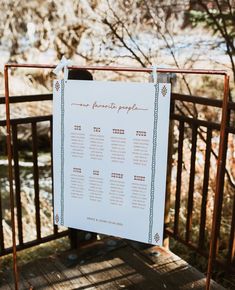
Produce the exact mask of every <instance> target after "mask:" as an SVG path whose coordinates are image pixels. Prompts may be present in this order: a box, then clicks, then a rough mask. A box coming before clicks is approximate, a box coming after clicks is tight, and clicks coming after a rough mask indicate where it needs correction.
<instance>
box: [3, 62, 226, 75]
mask: <svg viewBox="0 0 235 290" xmlns="http://www.w3.org/2000/svg"><path fill="white" fill-rule="evenodd" d="M5 67H8V68H17V67H18V68H47V69H54V68H55V67H56V65H48V64H19V63H8V64H5ZM68 68H69V69H86V70H101V71H126V72H143V73H144V72H147V73H150V72H152V70H153V68H152V67H146V68H143V67H121V66H120V67H118V66H89V65H88V66H87V65H86V66H69V67H68ZM157 71H158V72H161V73H187V74H202V75H205V74H210V75H228V72H227V71H226V70H206V69H177V68H158V69H157Z"/></svg>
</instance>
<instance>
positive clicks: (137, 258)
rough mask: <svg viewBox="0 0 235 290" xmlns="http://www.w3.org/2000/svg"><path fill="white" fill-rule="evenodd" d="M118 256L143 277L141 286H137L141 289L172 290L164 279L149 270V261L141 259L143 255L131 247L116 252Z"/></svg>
mask: <svg viewBox="0 0 235 290" xmlns="http://www.w3.org/2000/svg"><path fill="white" fill-rule="evenodd" d="M118 256H119V257H120V258H121V259H122V260H123V261H124V262H125V263H126V264H127V265H129V266H130V267H131V268H132V269H134V270H135V271H136V272H137V273H138V274H139V275H141V276H142V277H143V280H142V281H141V284H139V286H140V287H142V288H141V289H158V290H165V289H166V288H168V289H174V288H172V285H171V284H170V283H169V282H168V281H167V280H166V279H165V280H163V279H162V277H161V276H160V275H159V274H157V273H156V271H155V270H154V269H153V268H151V264H150V260H147V259H146V260H145V259H143V255H142V254H141V253H140V252H138V251H137V250H136V249H134V248H133V247H126V248H123V249H120V250H118Z"/></svg>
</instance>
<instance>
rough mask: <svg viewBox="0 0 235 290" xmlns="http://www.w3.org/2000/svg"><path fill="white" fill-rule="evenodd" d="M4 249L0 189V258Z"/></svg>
mask: <svg viewBox="0 0 235 290" xmlns="http://www.w3.org/2000/svg"><path fill="white" fill-rule="evenodd" d="M4 249H5V246H4V235H3V226H2V194H1V188H0V256H1V255H2V253H3V251H4Z"/></svg>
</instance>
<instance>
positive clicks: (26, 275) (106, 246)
mask: <svg viewBox="0 0 235 290" xmlns="http://www.w3.org/2000/svg"><path fill="white" fill-rule="evenodd" d="M136 245H137V244H133V243H129V242H124V241H122V240H114V239H113V240H110V239H107V240H102V241H99V242H96V243H94V244H93V245H90V246H87V247H84V248H83V249H81V250H80V251H79V252H78V253H76V252H66V253H63V254H61V255H59V256H58V255H57V256H50V257H48V258H45V259H40V260H37V261H34V262H33V263H29V264H27V265H25V266H23V267H21V268H20V269H19V271H20V282H19V286H20V289H56V290H57V289H107V290H113V289H145V290H147V289H154V290H166V289H172V290H175V289H182V290H186V289H204V288H205V277H204V276H203V274H201V273H200V272H198V271H197V270H196V269H194V268H193V267H191V266H190V265H188V264H187V263H186V262H185V261H183V260H182V259H180V258H179V257H177V256H176V255H174V254H173V253H171V252H168V251H166V250H164V249H162V248H160V247H151V248H148V249H140V247H139V246H136ZM0 276H2V277H0V289H1V290H3V289H4V290H5V289H6V290H7V289H14V284H13V277H12V273H11V272H10V271H9V272H5V273H3V274H0ZM211 289H224V288H223V287H221V286H219V285H218V284H216V283H215V282H212V287H211Z"/></svg>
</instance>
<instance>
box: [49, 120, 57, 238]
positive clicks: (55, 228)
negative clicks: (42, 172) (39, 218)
mask: <svg viewBox="0 0 235 290" xmlns="http://www.w3.org/2000/svg"><path fill="white" fill-rule="evenodd" d="M50 134H51V138H50V146H51V180H52V208H53V231H54V234H57V233H58V226H57V225H55V222H54V221H55V217H54V181H53V180H54V179H53V141H52V140H53V119H52V118H51V120H50Z"/></svg>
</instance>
